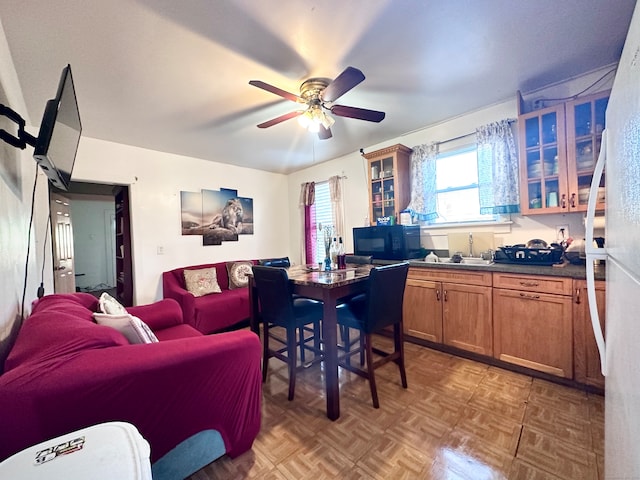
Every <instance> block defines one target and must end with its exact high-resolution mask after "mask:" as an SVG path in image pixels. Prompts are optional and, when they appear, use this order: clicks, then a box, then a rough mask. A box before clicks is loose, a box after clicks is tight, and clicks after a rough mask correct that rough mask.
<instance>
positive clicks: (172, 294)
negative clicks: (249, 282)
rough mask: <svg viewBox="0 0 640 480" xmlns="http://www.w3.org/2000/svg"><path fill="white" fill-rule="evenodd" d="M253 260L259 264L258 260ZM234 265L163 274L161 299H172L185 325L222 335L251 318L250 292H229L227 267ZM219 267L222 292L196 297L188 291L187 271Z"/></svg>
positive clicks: (199, 267) (195, 266)
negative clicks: (185, 272) (176, 304)
mask: <svg viewBox="0 0 640 480" xmlns="http://www.w3.org/2000/svg"><path fill="white" fill-rule="evenodd" d="M238 261H250V262H251V263H252V264H254V265H255V264H257V263H258V261H257V260H238ZM232 263H234V262H219V263H207V264H203V265H193V266H190V267H181V268H176V269H174V270H170V271H168V272H163V273H162V296H163V297H164V298H173V299H174V300H176V301H177V302H178V303H179V304H180V307H181V308H182V315H183V317H184V321H185V323H187V324H189V325H191V326H192V327H194V328H196V329H197V330H199V331H200V332H202V333H205V334H207V333H215V332H220V331H223V330H225V329H228V328H230V327H233V326H234V325H236V324H238V323H240V322H243V321H245V320H248V318H249V291H248V290H247V289H246V288H235V289H229V274H228V272H227V264H232ZM211 267H215V268H216V275H217V278H218V285H220V289H221V290H222V292H221V293H211V294H208V295H204V296H202V297H196V296H194V295H193V294H192V293H190V292H189V291H188V290H187V287H186V285H185V281H184V271H185V270H199V269H201V268H211Z"/></svg>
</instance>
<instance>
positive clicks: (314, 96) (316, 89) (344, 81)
mask: <svg viewBox="0 0 640 480" xmlns="http://www.w3.org/2000/svg"><path fill="white" fill-rule="evenodd" d="M364 78H365V77H364V74H363V73H362V72H361V71H360V70H358V69H357V68H354V67H347V68H346V69H345V70H344V71H343V72H342V73H341V74H340V75H338V76H337V77H336V78H335V79H333V80H331V79H328V78H310V79H308V80H306V81H305V82H303V83H302V85H300V95H295V94H293V93H289V92H286V91H284V90H282V89H280V88H278V87H274V86H273V85H269V84H268V83H265V82H262V81H260V80H251V81H250V82H249V85H253V86H254V87H258V88H262V89H263V90H266V91H267V92H271V93H275V94H276V95H279V96H281V97H283V98H286V99H287V100H291V101H292V102H296V103H299V104H302V105H303V108H302V109H301V110H295V111H293V112H289V113H285V114H284V115H280V116H279V117H276V118H273V119H271V120H268V121H266V122H263V123H261V124H259V125H258V128H268V127H271V126H273V125H277V124H278V123H281V122H284V121H285V120H289V119H291V118H295V117H299V118H298V121H299V122H300V124H301V125H302V126H304V127H306V128H308V129H309V130H310V131H313V132H318V137H319V138H320V140H326V139H328V138H331V125H333V123H334V122H335V120H334V119H333V117H331V115H329V114H328V113H327V112H330V113H332V114H334V115H337V116H338V117H348V118H356V119H358V120H367V121H369V122H381V121H382V120H383V119H384V115H385V114H384V112H378V111H377V110H368V109H366V108H357V107H347V106H345V105H335V104H334V103H333V102H335V101H336V100H337V99H338V98H340V97H341V96H342V95H344V94H345V93H347V92H348V91H349V90H351V89H352V88H353V87H355V86H356V85H358V84H359V83H360V82H362V81H363V80H364Z"/></svg>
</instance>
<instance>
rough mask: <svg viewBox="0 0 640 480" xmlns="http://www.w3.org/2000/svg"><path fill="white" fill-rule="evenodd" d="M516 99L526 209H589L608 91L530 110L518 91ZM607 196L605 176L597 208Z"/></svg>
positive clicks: (536, 211) (529, 211) (532, 211)
mask: <svg viewBox="0 0 640 480" xmlns="http://www.w3.org/2000/svg"><path fill="white" fill-rule="evenodd" d="M518 100H519V102H518V105H519V115H518V139H519V146H520V198H521V204H520V208H521V210H522V213H523V214H525V215H531V214H539V213H567V212H584V211H586V209H587V200H588V196H589V186H590V185H591V180H592V178H593V172H594V169H595V164H596V160H597V159H598V154H599V152H600V144H601V141H602V131H603V130H604V127H605V111H606V107H607V103H608V100H609V91H605V92H600V93H596V94H593V95H589V96H585V97H580V98H578V99H575V100H572V101H570V102H566V103H560V104H556V105H554V106H551V107H547V108H543V109H540V110H535V111H532V112H528V113H522V110H523V104H524V102H523V100H522V97H521V96H520V94H518ZM604 201H605V194H604V177H603V179H602V181H601V188H600V189H599V193H598V203H597V206H596V208H597V209H598V210H603V209H604Z"/></svg>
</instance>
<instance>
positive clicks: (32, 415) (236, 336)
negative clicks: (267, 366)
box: [0, 330, 262, 462]
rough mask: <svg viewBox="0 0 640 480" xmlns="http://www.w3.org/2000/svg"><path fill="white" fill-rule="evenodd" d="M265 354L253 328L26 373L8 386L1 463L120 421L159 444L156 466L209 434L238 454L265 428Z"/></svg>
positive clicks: (0, 395)
mask: <svg viewBox="0 0 640 480" xmlns="http://www.w3.org/2000/svg"><path fill="white" fill-rule="evenodd" d="M260 358H261V347H260V340H259V339H258V337H257V336H256V335H255V334H253V333H252V332H249V331H246V330H245V331H235V332H228V333H222V334H217V335H206V336H204V335H203V336H201V337H192V338H182V339H175V340H172V341H170V342H159V343H152V344H137V345H124V346H118V347H111V348H102V349H91V350H86V351H84V352H82V354H80V355H74V356H73V357H66V358H61V359H60V360H59V361H55V362H49V363H48V364H46V365H44V364H43V365H42V366H41V368H39V369H37V371H27V372H24V371H23V372H20V369H19V368H16V369H14V370H12V371H10V372H7V373H6V374H5V375H3V377H4V376H9V377H11V378H5V379H4V380H5V381H4V382H2V381H0V386H2V385H4V386H3V387H2V388H0V409H1V411H2V415H1V416H0V431H2V432H3V437H4V439H0V458H3V457H6V456H8V455H11V454H13V453H15V452H16V451H20V450H22V449H23V448H26V447H27V446H29V445H32V444H34V443H38V442H39V441H42V439H46V438H53V437H56V436H58V435H61V434H63V433H65V432H69V431H73V430H77V429H80V428H83V427H86V426H88V425H94V424H98V423H102V422H105V421H110V420H119V421H125V422H129V423H132V424H133V425H135V426H136V427H137V428H138V430H139V431H140V433H141V434H142V436H143V437H144V438H146V439H147V440H148V441H149V443H150V444H151V452H152V455H151V456H152V462H154V461H156V460H158V459H159V458H161V457H162V456H163V455H165V454H166V453H167V452H169V451H170V450H171V449H172V448H173V447H175V446H176V445H177V444H178V443H180V442H182V441H184V440H185V439H187V438H189V437H190V436H192V435H194V434H195V433H198V432H200V431H203V430H207V429H214V430H217V431H218V432H219V433H220V435H221V436H222V439H223V440H224V443H225V450H226V452H227V454H229V455H230V456H232V457H235V456H237V455H239V454H241V453H243V452H245V451H246V450H248V449H249V448H251V445H252V443H253V440H254V439H255V437H256V435H257V434H258V431H259V430H260V418H261V398H262V397H261V395H262V379H261V373H260ZM0 380H2V379H0ZM9 438H10V439H11V442H7V441H5V440H6V439H9Z"/></svg>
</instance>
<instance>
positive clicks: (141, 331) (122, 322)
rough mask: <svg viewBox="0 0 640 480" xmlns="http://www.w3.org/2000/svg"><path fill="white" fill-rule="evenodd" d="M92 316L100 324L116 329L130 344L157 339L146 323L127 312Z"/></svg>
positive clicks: (153, 341) (150, 341)
mask: <svg viewBox="0 0 640 480" xmlns="http://www.w3.org/2000/svg"><path fill="white" fill-rule="evenodd" d="M93 318H94V319H95V321H96V322H97V323H98V324H100V325H106V326H107V327H111V328H115V329H116V330H118V331H119V332H120V333H121V334H123V335H124V336H125V337H126V338H127V340H129V343H131V344H136V343H155V342H157V341H158V339H157V338H156V336H155V335H154V333H153V332H152V331H151V329H150V328H149V326H148V325H147V324H146V323H144V322H143V321H142V320H140V319H139V318H138V317H134V316H133V315H130V314H128V313H126V314H124V315H109V314H107V313H94V314H93Z"/></svg>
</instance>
